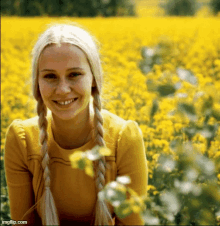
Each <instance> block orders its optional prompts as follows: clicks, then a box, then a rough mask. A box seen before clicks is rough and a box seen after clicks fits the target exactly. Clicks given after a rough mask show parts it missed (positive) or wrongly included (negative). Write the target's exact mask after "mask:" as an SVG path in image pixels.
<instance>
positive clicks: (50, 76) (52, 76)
mask: <svg viewBox="0 0 220 226" xmlns="http://www.w3.org/2000/svg"><path fill="white" fill-rule="evenodd" d="M44 78H48V79H54V78H56V75H55V74H46V75H45V76H44Z"/></svg>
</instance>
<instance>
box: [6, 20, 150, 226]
mask: <svg viewBox="0 0 220 226" xmlns="http://www.w3.org/2000/svg"><path fill="white" fill-rule="evenodd" d="M32 75H33V95H34V97H35V99H36V100H37V113H38V117H35V118H31V119H28V120H23V121H22V120H15V121H13V123H12V124H11V125H10V127H9V128H8V132H7V137H6V145H5V171H6V179H7V185H8V191H9V200H10V210H11V217H12V219H13V220H16V221H19V220H27V221H28V225H36V226H39V225H62V226H66V225H114V224H116V225H143V224H144V221H143V219H141V218H140V216H139V215H137V214H134V213H133V214H131V215H130V216H128V217H126V218H124V219H120V218H118V217H117V216H115V214H114V210H113V207H112V206H111V205H110V204H109V203H106V202H105V201H103V200H101V199H99V198H98V195H97V194H98V192H100V191H101V190H102V189H103V187H104V186H105V184H106V183H108V182H110V181H114V180H115V179H116V177H117V176H123V175H127V176H129V177H130V178H131V184H130V185H129V186H130V188H132V189H133V190H134V191H136V192H137V194H139V195H144V194H146V191H147V161H146V157H145V151H144V143H143V137H142V133H141V130H140V129H139V127H138V125H137V123H136V122H134V121H131V120H128V121H126V120H123V119H122V118H119V117H118V116H116V115H114V114H112V113H110V112H108V111H106V110H102V109H101V98H100V96H101V88H102V70H101V64H100V58H99V53H98V48H97V45H96V44H95V41H94V39H93V38H92V36H91V35H90V34H89V33H88V32H86V31H85V30H84V29H82V28H80V27H78V26H75V25H65V24H64V25H55V26H52V27H50V28H49V29H47V30H46V31H45V32H44V33H43V34H42V35H41V36H40V38H39V40H38V42H37V43H36V45H35V47H34V49H33V64H32ZM47 109H50V110H51V114H48V115H47ZM38 137H39V139H38ZM39 141H40V142H39ZM96 145H98V146H100V147H103V146H104V147H107V148H108V149H110V150H111V156H107V157H102V158H101V159H99V160H97V161H96V162H95V163H94V166H93V167H94V171H95V177H94V178H91V177H88V176H87V175H86V174H85V173H84V172H83V171H81V170H80V169H74V168H72V167H71V161H70V156H71V155H72V154H73V153H75V152H78V151H86V150H90V149H92V148H93V147H95V146H96ZM35 207H36V209H35ZM33 210H34V211H33Z"/></svg>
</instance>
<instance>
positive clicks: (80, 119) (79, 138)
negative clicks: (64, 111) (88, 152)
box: [51, 108, 94, 149]
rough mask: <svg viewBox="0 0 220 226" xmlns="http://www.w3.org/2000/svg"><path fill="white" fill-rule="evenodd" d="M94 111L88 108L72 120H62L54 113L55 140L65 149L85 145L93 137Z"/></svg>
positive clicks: (53, 128)
mask: <svg viewBox="0 0 220 226" xmlns="http://www.w3.org/2000/svg"><path fill="white" fill-rule="evenodd" d="M93 115H94V114H93V112H91V111H90V110H89V108H88V110H87V111H86V112H85V113H84V114H80V115H77V116H76V117H75V118H74V119H71V120H61V119H59V118H57V117H56V116H54V115H53V114H52V124H51V126H52V132H53V137H54V140H55V141H56V142H57V143H58V145H59V146H60V147H62V148H64V149H75V148H79V147H81V146H83V145H84V144H86V143H87V142H88V141H89V140H91V138H92V132H93Z"/></svg>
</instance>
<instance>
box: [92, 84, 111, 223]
mask: <svg viewBox="0 0 220 226" xmlns="http://www.w3.org/2000/svg"><path fill="white" fill-rule="evenodd" d="M93 108H94V128H95V132H94V140H95V141H96V143H97V144H98V145H99V146H100V147H102V146H105V142H104V139H103V118H102V115H101V100H100V95H99V92H98V89H97V88H96V89H95V90H94V92H93ZM96 166H97V167H96V189H97V193H98V192H100V191H101V190H102V189H103V188H104V186H105V172H106V161H105V158H104V157H102V158H101V159H99V160H98V162H97V163H96ZM110 221H112V217H111V214H110V211H109V209H108V207H107V204H106V202H105V201H102V200H99V199H98V200H97V202H96V207H95V223H94V224H95V225H109V222H110Z"/></svg>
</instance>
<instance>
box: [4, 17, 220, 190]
mask: <svg viewBox="0 0 220 226" xmlns="http://www.w3.org/2000/svg"><path fill="white" fill-rule="evenodd" d="M1 21H2V24H1V26H2V32H1V34H2V40H1V44H2V47H1V48H2V49H1V54H2V56H1V60H2V67H1V75H2V86H1V87H2V100H1V109H2V112H1V113H2V115H1V120H2V121H1V122H2V124H1V130H2V144H1V145H2V147H1V149H2V156H3V149H4V143H5V132H6V128H7V127H8V126H9V124H10V123H11V122H12V121H13V120H14V119H16V118H21V119H26V118H29V117H32V116H34V115H35V114H36V113H35V104H36V103H35V101H34V99H33V97H32V91H31V49H32V47H33V45H34V43H35V41H36V40H37V38H38V35H39V34H40V33H41V32H42V31H44V30H45V29H46V28H47V24H53V23H56V22H59V23H62V22H64V23H65V22H70V21H71V22H77V23H79V24H80V25H82V26H83V27H84V28H86V29H87V30H88V31H90V32H91V33H92V34H93V35H94V36H95V37H96V38H97V40H98V41H99V43H100V53H101V60H102V63H103V64H102V65H103V71H104V81H105V83H104V87H103V107H104V108H106V109H108V110H109V111H111V112H112V113H115V114H117V115H118V116H121V117H122V118H124V119H131V120H135V121H137V122H138V124H139V126H140V128H141V130H142V132H143V136H144V141H145V147H146V155H147V159H148V167H149V178H152V174H153V168H154V167H155V165H156V164H157V159H158V157H159V156H160V154H161V153H167V154H172V150H171V149H170V142H171V141H173V140H175V138H176V137H178V136H179V135H180V134H182V128H183V127H185V126H186V125H187V124H188V123H189V120H188V119H187V118H185V117H182V116H181V115H179V116H178V115H175V116H173V114H172V111H173V110H174V109H175V108H176V104H177V102H178V101H179V100H180V99H183V100H184V101H185V102H188V103H194V104H195V106H196V111H197V113H198V114H199V112H202V111H201V106H202V103H203V102H204V100H206V99H208V98H211V99H212V100H213V109H215V110H217V111H218V110H219V109H220V33H219V29H220V21H219V18H214V17H213V18H175V17H173V18H169V17H164V18H150V17H149V18H108V19H103V18H93V19H91V18H89V19H78V18H71V19H67V18H17V17H11V18H9V17H3V18H1ZM158 45H160V46H163V51H164V52H163V55H164V59H165V60H164V61H163V63H162V64H158V65H153V67H152V70H151V71H150V72H149V73H148V74H143V73H142V72H141V70H140V68H139V62H140V61H141V59H142V57H141V49H142V47H143V46H145V47H149V48H154V47H155V46H158ZM176 67H182V68H184V69H186V70H190V71H191V72H192V73H193V74H194V75H195V76H196V78H197V80H198V85H197V87H196V88H195V87H194V86H193V85H192V84H190V83H188V82H184V81H183V82H182V86H181V88H179V89H178V92H177V95H176V96H175V97H174V98H169V97H167V98H163V99H162V100H161V103H160V106H159V110H158V111H157V112H156V114H155V115H154V121H153V123H154V126H153V127H152V126H149V125H150V123H151V122H150V111H151V108H152V104H153V100H154V99H155V97H156V94H155V93H152V92H150V91H149V90H148V89H149V87H147V85H146V80H147V78H148V79H149V78H150V79H152V80H155V81H163V82H164V80H166V83H172V84H175V83H178V81H179V77H178V76H177V75H176ZM167 74H170V75H172V76H167V77H166V78H163V77H164V75H167ZM202 120H203V117H202V115H201V121H202ZM208 123H209V124H210V125H212V124H214V123H216V119H215V118H212V117H211V118H210V119H209V122H208ZM192 141H193V145H194V147H195V148H196V149H198V150H199V151H200V152H201V153H204V152H205V151H206V147H207V143H206V142H207V140H206V139H205V138H204V137H203V136H202V135H198V134H197V135H195V136H194V137H193V138H192ZM206 154H207V156H208V157H209V158H213V159H215V158H217V157H218V156H220V130H219V129H218V132H217V135H216V136H215V139H214V140H213V141H212V142H211V146H210V148H209V151H208V153H206ZM1 160H3V157H1ZM218 173H219V172H218ZM218 179H219V181H220V174H218ZM149 189H152V190H154V189H155V188H154V187H153V186H151V185H149Z"/></svg>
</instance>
